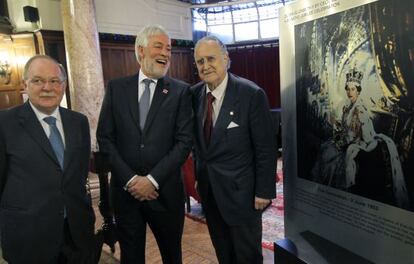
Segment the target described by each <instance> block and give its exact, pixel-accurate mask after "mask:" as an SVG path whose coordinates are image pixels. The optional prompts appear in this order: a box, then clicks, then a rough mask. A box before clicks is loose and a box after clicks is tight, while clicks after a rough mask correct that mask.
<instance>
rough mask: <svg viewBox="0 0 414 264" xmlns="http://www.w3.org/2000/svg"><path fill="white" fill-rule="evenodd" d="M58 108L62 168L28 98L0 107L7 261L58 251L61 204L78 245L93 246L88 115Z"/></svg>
mask: <svg viewBox="0 0 414 264" xmlns="http://www.w3.org/2000/svg"><path fill="white" fill-rule="evenodd" d="M59 111H60V115H61V118H62V123H63V129H64V132H65V146H66V147H65V154H64V155H65V159H64V168H63V170H62V169H61V168H60V166H59V163H58V161H57V158H56V156H55V154H54V152H53V149H52V147H51V145H50V143H49V140H48V138H47V135H46V134H45V132H44V130H43V128H42V125H41V124H40V122H39V121H38V119H37V117H36V115H35V113H34V112H33V110H32V108H31V107H30V105H29V103H28V102H27V103H25V104H23V105H21V106H17V107H15V108H13V109H10V110H8V111H3V112H0V232H1V247H2V249H3V255H4V257H5V258H6V259H7V260H9V261H10V262H11V263H46V261H48V260H49V261H50V260H51V257H54V256H56V255H57V254H58V252H59V249H60V248H59V247H60V245H61V242H62V239H63V224H64V215H63V209H64V208H66V213H67V220H68V223H69V227H70V230H71V234H72V237H73V240H74V242H75V244H76V246H78V247H81V248H88V247H90V246H91V245H92V239H93V232H94V221H95V216H94V213H93V210H92V207H91V200H90V197H89V196H88V194H87V192H86V178H87V176H88V171H89V169H88V164H89V155H90V137H89V125H88V120H87V119H86V117H85V116H83V115H81V114H79V113H75V112H72V111H70V110H67V109H65V108H60V109H59Z"/></svg>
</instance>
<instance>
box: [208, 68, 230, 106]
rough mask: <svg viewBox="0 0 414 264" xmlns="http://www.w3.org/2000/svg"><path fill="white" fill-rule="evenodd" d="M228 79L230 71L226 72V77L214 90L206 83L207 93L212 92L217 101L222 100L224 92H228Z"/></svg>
mask: <svg viewBox="0 0 414 264" xmlns="http://www.w3.org/2000/svg"><path fill="white" fill-rule="evenodd" d="M228 79H229V75H228V73H226V76H225V77H224V79H223V81H222V82H221V83H220V84H219V85H218V86H217V87H216V89H214V90H213V91H210V89H208V86H207V84H206V94H207V93H208V92H211V94H212V95H213V96H214V98H215V99H216V100H217V101H220V100H221V98H222V97H223V96H224V93H225V92H226V88H227V80H228Z"/></svg>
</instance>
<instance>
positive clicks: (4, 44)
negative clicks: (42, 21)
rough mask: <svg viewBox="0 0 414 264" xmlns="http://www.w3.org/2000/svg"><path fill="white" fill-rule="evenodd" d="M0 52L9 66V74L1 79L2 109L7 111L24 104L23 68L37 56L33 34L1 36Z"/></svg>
mask: <svg viewBox="0 0 414 264" xmlns="http://www.w3.org/2000/svg"><path fill="white" fill-rule="evenodd" d="M0 52H2V54H3V55H4V56H6V57H7V60H8V64H9V71H8V73H6V75H4V76H1V77H0V109H7V108H11V107H13V106H16V105H19V104H22V103H23V96H22V93H23V92H24V90H23V89H24V88H23V83H22V79H23V76H22V75H23V67H24V64H25V63H26V61H27V60H28V59H29V58H30V57H31V56H33V55H34V54H36V50H35V42H34V37H33V34H32V33H25V34H12V35H0ZM3 55H2V56H3Z"/></svg>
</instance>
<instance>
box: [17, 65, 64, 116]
mask: <svg viewBox="0 0 414 264" xmlns="http://www.w3.org/2000/svg"><path fill="white" fill-rule="evenodd" d="M23 83H24V87H25V89H26V92H27V95H28V96H29V100H30V102H31V103H32V104H33V105H34V106H35V107H36V108H37V109H38V110H39V111H40V112H42V113H44V114H51V113H52V112H53V111H54V110H55V109H56V107H58V106H59V104H60V101H62V97H63V94H64V92H65V87H66V82H65V81H64V80H62V73H61V72H60V68H59V66H58V65H57V64H56V63H55V62H54V61H52V60H49V59H44V58H39V59H36V60H34V61H33V62H32V63H31V65H30V67H29V69H28V71H27V79H25V80H24V82H23Z"/></svg>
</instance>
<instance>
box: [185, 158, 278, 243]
mask: <svg viewBox="0 0 414 264" xmlns="http://www.w3.org/2000/svg"><path fill="white" fill-rule="evenodd" d="M277 168H278V169H277V177H278V182H277V183H276V190H277V197H276V199H274V200H273V201H272V205H271V206H270V207H269V208H268V209H267V210H266V211H265V212H264V213H263V217H262V222H263V237H262V246H263V247H264V248H267V249H270V250H273V242H275V241H277V240H279V239H283V238H284V237H285V228H284V216H283V173H282V161H281V160H278V164H277ZM186 216H187V217H188V218H191V219H193V220H195V221H199V222H203V223H205V218H204V215H203V214H202V210H201V205H200V204H199V203H198V202H197V201H196V200H194V199H193V198H191V212H190V213H187V214H186Z"/></svg>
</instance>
